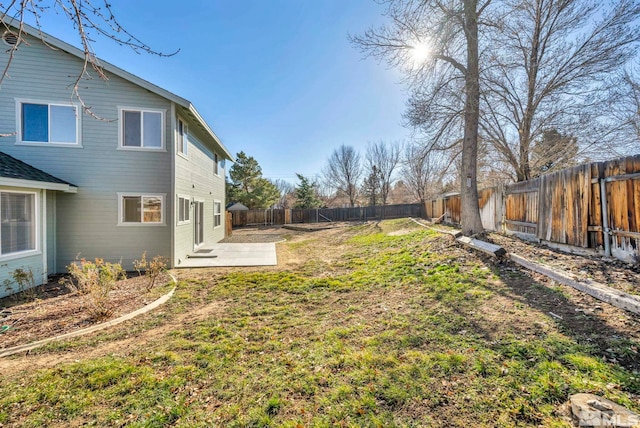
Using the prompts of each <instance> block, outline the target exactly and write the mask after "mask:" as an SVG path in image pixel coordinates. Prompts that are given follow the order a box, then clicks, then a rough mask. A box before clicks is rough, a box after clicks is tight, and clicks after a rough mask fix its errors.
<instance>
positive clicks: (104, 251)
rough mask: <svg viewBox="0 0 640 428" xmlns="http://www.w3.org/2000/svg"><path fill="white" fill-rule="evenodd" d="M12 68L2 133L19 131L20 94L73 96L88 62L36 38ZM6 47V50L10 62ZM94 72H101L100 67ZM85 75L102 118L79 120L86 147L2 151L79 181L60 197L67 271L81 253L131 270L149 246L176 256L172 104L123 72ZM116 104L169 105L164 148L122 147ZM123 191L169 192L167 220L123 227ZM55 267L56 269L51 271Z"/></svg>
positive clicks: (61, 258) (0, 96)
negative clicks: (173, 246) (123, 76)
mask: <svg viewBox="0 0 640 428" xmlns="http://www.w3.org/2000/svg"><path fill="white" fill-rule="evenodd" d="M29 43H30V46H26V45H23V46H22V47H21V48H20V49H19V51H18V52H17V54H16V56H15V58H14V60H13V63H12V64H11V68H10V72H9V74H10V76H11V78H8V79H6V80H5V81H4V82H3V85H2V91H1V92H0V132H2V133H11V132H15V131H16V126H17V125H16V104H15V101H14V98H27V99H29V98H31V99H37V100H43V101H49V102H68V101H69V100H71V85H72V84H73V82H74V80H75V77H76V76H77V75H78V73H79V72H80V70H81V66H82V62H81V61H80V60H79V59H77V58H76V57H74V56H72V55H70V54H67V53H65V52H63V51H59V50H58V51H55V50H52V49H50V48H48V47H46V46H44V45H43V44H42V43H41V42H40V41H39V40H37V39H33V38H30V39H29ZM7 56H8V55H7V54H6V53H4V54H3V53H0V59H1V63H0V66H1V67H4V64H5V63H6V60H7ZM94 74H95V73H94ZM109 78H110V79H109V81H103V80H100V79H99V78H97V77H96V76H94V78H93V79H92V80H83V81H82V82H81V84H80V86H81V90H80V94H81V96H82V99H83V101H84V103H85V105H87V106H91V108H92V111H93V113H94V114H95V115H97V116H99V117H101V118H103V119H104V120H98V119H95V118H92V117H90V116H88V115H86V114H83V115H82V118H81V141H82V147H78V148H77V147H49V146H43V145H37V146H27V145H16V144H14V143H15V137H7V138H3V139H1V140H0V150H2V151H5V152H6V153H8V154H10V155H12V156H15V157H16V158H18V159H20V160H23V161H25V162H27V163H29V164H31V165H33V166H35V167H37V168H40V169H42V170H44V171H46V172H48V173H50V174H52V175H54V176H56V177H59V178H61V179H63V180H66V181H69V182H70V183H73V184H74V185H76V186H78V193H77V194H65V193H58V195H57V198H56V201H55V203H56V208H57V213H56V220H57V224H56V228H55V232H56V244H57V251H56V260H55V265H54V266H55V267H56V268H57V270H58V271H64V267H65V266H67V265H68V264H69V263H71V262H72V261H73V260H74V259H75V258H76V256H77V255H78V254H79V255H80V256H81V257H85V258H88V259H93V258H95V257H101V258H104V259H105V260H107V261H112V262H117V261H119V260H120V259H122V260H123V265H124V266H125V268H127V269H130V268H131V262H132V261H133V260H134V259H136V258H139V257H140V256H141V254H142V253H143V252H144V251H147V253H148V255H149V256H153V255H157V254H160V255H163V256H165V257H170V255H171V232H172V227H171V222H170V219H171V218H172V216H171V215H170V214H171V212H172V210H173V203H172V202H173V197H172V178H171V175H172V173H171V170H172V157H173V142H172V135H173V132H172V129H171V102H170V101H168V100H166V99H165V98H163V97H160V96H158V95H156V94H153V93H151V92H149V91H147V90H146V89H143V88H141V87H139V86H137V85H135V84H133V83H130V82H128V81H126V80H124V79H121V78H119V77H117V76H109ZM118 106H124V107H139V108H154V109H163V110H165V149H166V150H164V151H161V152H151V151H129V150H118V127H119V123H118V110H117V107H118ZM118 192H140V193H162V194H166V198H165V206H164V216H165V220H166V225H165V226H147V225H144V226H143V225H141V226H118V225H117V223H118V199H117V193H118ZM50 273H53V272H50Z"/></svg>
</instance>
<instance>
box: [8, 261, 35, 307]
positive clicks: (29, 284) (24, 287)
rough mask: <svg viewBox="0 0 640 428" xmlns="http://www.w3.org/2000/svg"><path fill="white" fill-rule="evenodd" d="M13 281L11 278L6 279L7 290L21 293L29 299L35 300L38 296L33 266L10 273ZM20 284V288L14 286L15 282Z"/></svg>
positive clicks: (21, 295)
mask: <svg viewBox="0 0 640 428" xmlns="http://www.w3.org/2000/svg"><path fill="white" fill-rule="evenodd" d="M10 275H11V277H12V278H13V281H11V280H10V279H5V280H4V281H3V284H4V287H5V289H6V290H7V292H11V291H13V292H15V294H16V295H17V294H20V297H23V298H25V299H27V300H33V299H34V298H35V297H36V282H35V280H34V279H33V271H32V270H31V268H28V269H27V270H25V269H20V268H18V269H16V270H14V271H13V272H11V273H10ZM14 283H15V284H17V285H18V289H17V290H16V289H15V288H14V287H13V284H14Z"/></svg>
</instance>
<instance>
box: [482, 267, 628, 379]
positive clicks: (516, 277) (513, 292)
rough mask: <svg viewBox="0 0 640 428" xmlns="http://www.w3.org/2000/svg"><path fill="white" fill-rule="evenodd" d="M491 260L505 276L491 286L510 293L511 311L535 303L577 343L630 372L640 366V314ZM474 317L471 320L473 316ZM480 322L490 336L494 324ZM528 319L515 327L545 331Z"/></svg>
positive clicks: (501, 293)
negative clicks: (491, 325)
mask: <svg viewBox="0 0 640 428" xmlns="http://www.w3.org/2000/svg"><path fill="white" fill-rule="evenodd" d="M485 264H486V265H487V266H488V267H490V269H491V270H492V271H493V273H494V274H495V275H496V276H497V277H498V278H499V279H500V282H497V283H495V282H494V283H492V282H491V281H488V282H487V285H486V288H487V289H488V290H489V291H491V292H492V293H495V294H496V295H498V296H502V297H504V298H506V300H504V301H505V302H507V303H506V307H505V310H507V311H517V310H518V307H524V306H526V307H529V308H531V309H534V310H535V311H537V312H538V313H539V315H540V321H541V322H543V323H555V324H556V325H557V326H558V327H559V330H560V331H561V332H562V333H563V334H565V335H566V336H568V337H570V338H571V339H573V340H574V341H575V342H576V343H577V344H580V345H584V346H586V347H588V348H590V349H591V352H592V354H593V355H594V356H598V357H601V358H602V359H603V360H604V361H607V362H609V363H613V364H617V365H619V366H621V367H623V368H626V369H627V370H630V371H640V354H639V353H638V352H639V350H640V315H636V314H633V313H631V312H628V311H625V310H623V309H619V308H616V307H614V306H612V305H609V304H607V303H605V302H601V301H599V300H597V299H595V298H593V297H591V296H589V295H587V294H584V293H581V292H579V291H577V290H575V289H573V288H571V287H569V286H564V285H559V284H557V283H555V281H552V280H550V279H548V278H546V277H543V276H541V275H538V274H532V273H531V272H530V271H528V270H527V269H525V268H522V267H520V266H518V265H516V264H514V263H512V262H509V261H502V262H498V263H496V261H495V260H490V259H487V260H485ZM509 305H510V306H509ZM470 321H471V320H470ZM471 322H472V323H473V324H474V327H476V328H478V329H479V330H478V331H479V332H480V331H482V332H483V334H485V336H487V337H490V336H491V335H492V332H491V331H490V326H489V325H485V326H481V325H478V323H477V322H475V321H471ZM530 324H531V323H530V320H528V319H522V320H521V324H520V325H517V326H515V327H512V328H513V329H515V330H516V331H518V330H519V332H520V333H522V334H523V335H524V336H531V335H540V334H544V332H543V331H542V329H541V328H539V327H538V328H536V326H535V325H530Z"/></svg>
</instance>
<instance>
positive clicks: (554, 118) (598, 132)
mask: <svg viewBox="0 0 640 428" xmlns="http://www.w3.org/2000/svg"><path fill="white" fill-rule="evenodd" d="M503 11H504V16H502V17H501V18H500V19H499V21H498V22H499V25H496V26H495V27H492V28H491V30H490V31H488V33H489V36H490V37H489V40H488V43H487V49H488V50H489V51H490V57H491V64H490V66H487V67H486V69H485V70H484V72H483V76H482V79H483V82H484V88H483V92H482V93H483V98H484V103H483V109H482V110H483V113H484V114H483V116H482V120H481V128H482V135H483V136H484V137H485V138H486V140H487V141H488V142H490V143H491V144H492V145H493V147H494V148H495V149H496V151H497V153H499V154H500V155H501V157H502V160H503V161H504V162H506V163H508V164H509V165H510V166H511V167H512V169H513V171H514V172H515V176H516V179H517V180H518V181H521V180H528V179H530V178H532V177H534V176H536V175H538V174H540V173H541V172H544V168H548V166H549V165H550V164H556V165H557V164H558V163H559V162H558V161H560V160H562V158H563V156H564V157H565V158H567V156H566V154H565V153H564V152H563V151H562V150H557V149H558V148H559V147H560V146H558V145H556V146H555V149H553V150H546V152H544V153H543V152H542V151H541V150H538V151H536V152H535V156H534V147H536V141H537V142H542V141H547V142H548V141H550V140H549V139H548V138H547V137H549V135H550V134H549V132H553V130H556V132H559V133H561V134H563V135H567V134H568V135H572V136H574V137H576V138H577V142H578V143H579V150H578V151H577V152H575V153H573V157H572V159H575V158H576V157H577V156H578V154H583V155H588V154H592V155H593V154H597V153H595V152H596V151H599V152H602V151H605V152H606V151H608V150H614V147H613V145H607V143H612V142H614V141H612V140H615V142H614V145H615V144H618V143H619V139H618V135H617V134H616V133H615V130H616V128H617V127H619V126H620V125H621V123H620V122H617V121H614V120H612V116H611V114H610V112H611V111H612V103H615V102H617V100H618V99H619V98H618V96H617V94H616V88H617V87H618V86H619V85H620V84H621V81H620V79H619V73H617V71H619V70H620V69H621V68H622V67H623V66H624V65H625V64H626V63H627V62H628V61H629V60H630V59H631V58H632V57H633V56H634V55H635V50H636V48H637V44H638V41H640V31H638V26H637V25H636V24H635V22H634V21H636V20H637V18H638V17H640V4H639V3H638V2H637V1H633V0H619V1H616V2H614V3H613V5H609V4H605V3H604V2H600V1H594V0H506V1H504V2H503ZM545 138H547V139H546V140H545ZM568 141H573V142H574V143H575V142H576V141H575V140H568ZM537 147H538V148H540V145H539V144H538V146H537ZM542 155H544V158H541V156H542ZM534 161H535V163H537V165H534ZM540 168H542V170H541V169H540Z"/></svg>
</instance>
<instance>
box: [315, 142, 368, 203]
mask: <svg viewBox="0 0 640 428" xmlns="http://www.w3.org/2000/svg"><path fill="white" fill-rule="evenodd" d="M322 175H323V177H324V181H325V185H326V186H327V187H329V188H331V189H334V190H335V191H336V192H337V193H339V194H342V195H346V196H347V197H348V198H349V204H350V206H352V207H353V206H355V205H356V204H357V203H358V184H359V182H360V177H361V176H362V165H361V163H360V154H359V153H358V152H357V151H356V150H355V149H354V148H353V147H352V146H345V145H344V144H342V145H341V146H340V147H338V148H337V149H335V150H334V151H333V153H331V156H329V159H328V160H327V165H326V167H325V168H324V170H323V173H322Z"/></svg>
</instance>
